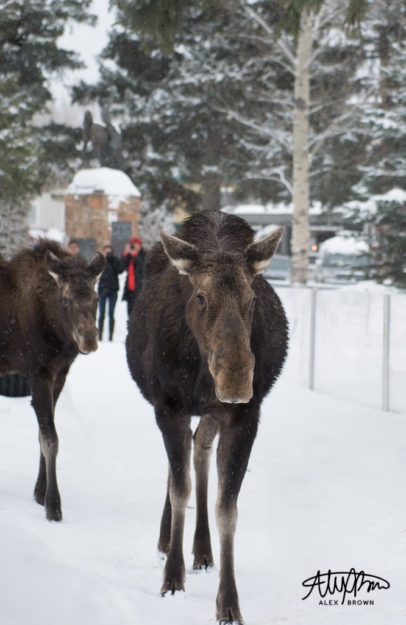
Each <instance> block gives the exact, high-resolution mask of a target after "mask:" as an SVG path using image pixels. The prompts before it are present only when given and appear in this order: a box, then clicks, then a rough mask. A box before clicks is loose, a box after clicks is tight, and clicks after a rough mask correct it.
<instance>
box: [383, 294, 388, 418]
mask: <svg viewBox="0 0 406 625" xmlns="http://www.w3.org/2000/svg"><path fill="white" fill-rule="evenodd" d="M389 358H390V295H389V293H385V294H384V296H383V345H382V410H384V411H385V412H388V411H389V410H390V385H389Z"/></svg>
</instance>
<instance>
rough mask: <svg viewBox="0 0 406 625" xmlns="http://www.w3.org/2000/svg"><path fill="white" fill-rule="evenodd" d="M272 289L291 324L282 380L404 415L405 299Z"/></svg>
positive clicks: (404, 296)
mask: <svg viewBox="0 0 406 625" xmlns="http://www.w3.org/2000/svg"><path fill="white" fill-rule="evenodd" d="M273 286H274V287H275V288H276V290H277V292H278V294H279V296H280V298H281V300H282V302H283V303H284V306H285V309H286V312H287V316H288V319H289V323H290V337H291V338H290V353H289V356H288V359H287V363H286V366H285V371H284V376H285V377H286V378H287V379H291V380H295V381H299V382H300V383H301V384H304V385H305V386H307V387H308V388H310V389H312V390H319V391H322V392H326V393H329V394H332V395H335V396H337V397H341V398H345V399H351V400H353V401H356V402H359V403H361V404H365V405H370V406H373V407H376V408H381V409H382V410H384V411H396V412H398V411H399V412H406V294H395V295H392V294H389V293H386V292H385V293H380V292H372V293H369V292H363V291H359V290H351V289H348V290H347V289H329V290H326V289H323V288H322V289H320V288H318V287H289V286H283V287H282V286H278V285H273Z"/></svg>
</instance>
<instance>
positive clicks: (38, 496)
mask: <svg viewBox="0 0 406 625" xmlns="http://www.w3.org/2000/svg"><path fill="white" fill-rule="evenodd" d="M34 499H35V501H36V502H37V503H39V505H40V506H43V505H45V493H44V492H42V491H40V490H37V489H35V491H34Z"/></svg>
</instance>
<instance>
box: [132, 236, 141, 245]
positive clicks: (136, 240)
mask: <svg viewBox="0 0 406 625" xmlns="http://www.w3.org/2000/svg"><path fill="white" fill-rule="evenodd" d="M134 243H138V245H142V241H141V239H140V238H139V237H132V239H130V245H134Z"/></svg>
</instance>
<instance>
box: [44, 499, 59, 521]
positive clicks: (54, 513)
mask: <svg viewBox="0 0 406 625" xmlns="http://www.w3.org/2000/svg"><path fill="white" fill-rule="evenodd" d="M45 510H46V515H47V519H48V521H62V509H61V504H60V502H59V501H54V502H52V503H49V502H47V501H45Z"/></svg>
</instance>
